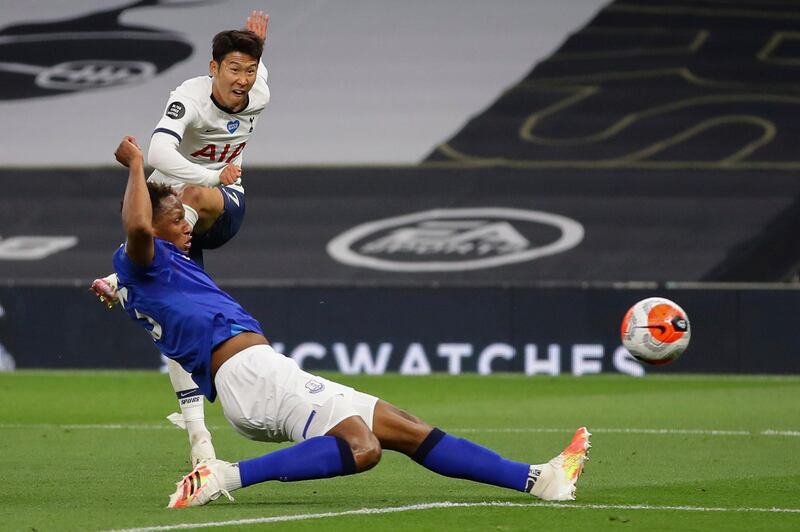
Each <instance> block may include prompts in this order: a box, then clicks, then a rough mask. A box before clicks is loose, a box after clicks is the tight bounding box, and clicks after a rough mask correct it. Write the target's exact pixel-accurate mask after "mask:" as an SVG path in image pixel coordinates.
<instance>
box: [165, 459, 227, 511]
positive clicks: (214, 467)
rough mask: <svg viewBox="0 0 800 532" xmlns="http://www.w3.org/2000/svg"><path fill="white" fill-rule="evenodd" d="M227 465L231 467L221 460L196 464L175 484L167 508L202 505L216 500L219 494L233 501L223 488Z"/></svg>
mask: <svg viewBox="0 0 800 532" xmlns="http://www.w3.org/2000/svg"><path fill="white" fill-rule="evenodd" d="M228 467H232V464H231V463H230V462H225V461H223V460H207V461H205V462H202V463H200V464H198V465H197V467H195V468H194V469H192V472H191V473H189V474H188V475H186V476H185V477H183V479H182V480H181V481H180V482H178V483H177V484H176V486H177V489H176V490H175V493H173V494H172V495H170V496H169V504H168V505H167V508H188V507H189V506H202V505H204V504H208V503H209V502H211V501H215V500H217V499H218V498H219V497H220V495H225V496H226V497H227V498H228V500H230V501H233V497H231V494H230V493H228V491H227V490H225V488H223V486H224V485H225V468H228Z"/></svg>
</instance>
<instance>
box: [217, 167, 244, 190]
mask: <svg viewBox="0 0 800 532" xmlns="http://www.w3.org/2000/svg"><path fill="white" fill-rule="evenodd" d="M240 177H242V169H241V167H239V166H236V165H235V164H233V163H228V165H227V166H226V167H225V168H224V169H223V170H222V173H221V174H219V182H220V183H221V184H223V185H231V184H233V183H234V182H236V180H237V179H239V178H240Z"/></svg>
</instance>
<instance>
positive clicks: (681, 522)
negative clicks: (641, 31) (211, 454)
mask: <svg viewBox="0 0 800 532" xmlns="http://www.w3.org/2000/svg"><path fill="white" fill-rule="evenodd" d="M331 377H332V378H334V379H336V380H339V381H340V382H343V383H346V384H349V385H351V386H355V387H357V388H359V389H361V390H363V391H365V392H368V393H372V394H375V395H378V396H380V397H382V398H384V399H386V400H388V401H390V402H392V403H394V404H396V405H398V406H400V407H402V408H405V409H407V410H409V411H411V412H413V413H415V414H417V415H419V416H421V417H423V418H424V419H426V420H427V421H429V422H431V423H433V424H435V425H437V426H439V427H441V428H443V429H444V430H447V431H450V432H452V433H454V434H456V435H459V436H463V437H467V438H469V439H472V440H473V441H476V442H478V443H480V444H483V445H486V446H489V447H491V448H493V449H495V450H496V451H498V452H500V453H501V454H504V455H505V456H507V457H508V458H511V459H515V460H520V461H526V462H529V461H535V462H541V461H546V460H548V459H549V458H551V457H552V456H554V455H556V454H557V453H558V452H559V451H560V450H561V449H562V448H563V447H564V445H566V443H568V441H569V439H570V437H571V435H572V431H573V430H574V429H575V428H576V427H578V426H580V425H584V424H585V425H587V426H588V427H589V429H590V430H594V436H593V438H592V443H593V449H592V453H591V460H590V461H589V462H588V464H587V467H586V471H585V475H584V476H583V477H582V478H581V482H580V483H579V489H578V500H577V501H575V502H574V503H565V504H563V505H559V506H557V507H550V506H543V505H539V504H538V503H537V501H535V500H534V499H532V498H530V497H529V496H526V495H523V494H520V493H516V492H513V491H509V490H503V489H500V488H495V487H491V486H483V485H479V484H474V483H470V482H466V481H462V480H454V479H449V478H444V477H439V476H437V475H434V474H432V473H430V472H428V471H426V470H425V469H423V468H421V467H419V466H418V465H416V464H414V463H413V462H410V461H409V460H408V459H407V458H405V457H403V456H399V455H396V454H394V453H389V452H387V453H385V454H384V459H383V461H382V463H381V464H380V465H379V466H378V467H377V468H375V469H373V470H372V471H369V472H367V473H364V474H362V475H357V476H354V477H347V478H337V479H331V480H320V481H311V482H300V483H268V484H262V485H259V486H254V487H251V488H248V489H245V490H241V491H238V492H236V493H235V497H236V503H235V504H231V503H227V501H217V502H215V503H212V504H210V505H208V506H206V507H203V508H197V509H189V510H183V511H175V510H167V509H165V508H164V506H165V505H166V502H167V496H168V495H169V493H171V492H172V490H173V489H174V483H175V482H176V481H177V480H178V479H179V478H180V477H181V476H182V475H183V474H185V473H186V472H187V471H188V461H187V456H186V455H187V452H188V445H187V443H186V436H185V433H183V432H182V431H179V430H177V429H173V428H171V427H170V426H169V424H168V422H167V421H166V420H164V416H165V415H166V414H168V413H169V412H172V411H173V410H174V408H175V407H176V404H175V400H174V399H173V395H172V394H171V393H170V392H171V389H170V387H169V383H168V379H167V377H166V376H164V375H159V374H157V373H153V372H16V373H9V374H0V405H2V407H0V466H2V469H0V470H2V471H3V480H4V483H3V484H4V489H3V493H2V495H0V516H2V517H0V529H2V530H37V531H44V530H108V529H127V528H139V527H150V526H167V525H177V524H186V523H213V522H222V521H234V520H244V519H263V518H267V517H271V516H286V515H298V514H320V513H327V512H332V513H340V512H346V511H349V510H357V509H360V508H375V509H380V508H389V507H403V506H410V505H417V504H427V503H444V502H454V503H467V504H472V505H476V506H463V507H447V508H432V509H424V510H416V511H405V512H402V513H392V514H385V513H384V514H366V515H365V514H358V515H339V516H333V517H325V518H319V519H309V520H303V521H292V522H268V523H263V522H262V523H256V524H247V523H238V524H230V525H227V526H225V527H222V529H236V530H240V529H241V530H261V529H266V530H311V529H315V530H316V529H319V528H320V527H323V528H324V529H325V530H348V531H352V530H358V529H372V530H383V529H385V530H415V531H416V530H530V529H534V528H544V529H547V530H559V529H564V530H566V529H577V528H578V527H586V528H587V529H591V530H619V529H626V528H627V529H631V530H642V529H653V530H798V529H800V513H798V512H763V511H744V510H742V509H747V508H749V509H758V508H762V509H767V508H782V509H800V496H799V495H798V486H800V458H798V456H799V455H800V435H798V434H799V433H798V431H800V401H798V397H800V378H798V377H786V378H773V377H716V376H648V377H646V378H643V379H632V378H627V377H623V376H617V375H614V376H612V375H608V376H606V375H603V376H594V377H581V378H571V377H558V378H547V377H536V378H526V377H524V376H519V375H496V376H492V377H478V376H467V375H462V376H458V377H451V376H445V375H435V376H430V377H400V376H396V375H390V376H382V377H367V376H358V377H344V376H339V375H333V376H331ZM206 410H207V420H208V423H209V425H210V426H211V427H212V430H213V433H214V441H215V445H216V448H217V453H218V455H219V456H220V458H224V459H229V460H237V459H243V458H249V457H252V456H256V455H260V454H264V453H266V452H269V451H270V450H273V449H275V448H276V446H274V445H270V444H263V443H255V442H250V441H248V440H245V439H244V438H242V437H240V436H238V435H236V434H235V433H234V432H233V430H232V429H231V428H230V427H228V426H227V423H226V422H225V420H224V418H223V417H222V415H221V411H220V408H219V405H210V406H207V409H206ZM628 429H631V431H629V432H626V430H628ZM641 429H670V430H672V432H655V431H654V432H646V431H642V430H641ZM712 430H716V431H730V432H731V433H713V432H711V431H712ZM765 431H782V432H785V434H770V433H765ZM488 502H498V503H505V504H508V506H485V505H484V503H488ZM642 505H645V506H648V507H652V506H658V507H667V506H670V507H690V508H683V509H677V508H673V509H652V508H647V509H641V508H638V509H637V508H636V507H637V506H642ZM701 509H706V510H701ZM708 509H716V510H713V511H708ZM721 510H725V511H721ZM215 529H219V528H215Z"/></svg>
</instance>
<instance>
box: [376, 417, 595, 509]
mask: <svg viewBox="0 0 800 532" xmlns="http://www.w3.org/2000/svg"><path fill="white" fill-rule="evenodd" d="M372 430H373V432H374V433H375V435H376V436H377V437H378V440H379V441H380V442H381V446H382V447H383V448H384V449H390V450H394V451H399V452H402V453H403V454H406V455H408V456H409V457H411V458H412V459H413V460H414V461H416V462H417V463H419V464H420V465H422V466H423V467H426V468H427V469H430V470H431V471H434V472H436V473H439V474H440V475H445V476H448V477H454V478H462V479H466V480H473V481H475V482H481V483H484V484H492V485H495V486H500V487H504V488H510V489H514V490H517V491H522V492H528V493H530V494H532V495H534V496H536V497H539V498H541V499H544V500H571V499H574V498H575V484H576V482H577V481H578V477H579V476H580V474H581V471H582V470H583V464H584V462H585V460H586V453H587V451H588V449H589V447H590V445H589V436H590V434H589V432H588V431H587V430H586V428H585V427H581V428H579V429H578V430H577V431H576V432H575V435H574V436H573V439H572V442H571V443H570V445H569V446H567V448H566V449H564V451H562V452H561V453H560V454H559V455H558V456H556V457H555V458H553V459H552V460H550V461H549V462H547V463H544V464H529V463H525V462H516V461H513V460H509V459H507V458H504V457H503V456H501V455H499V454H498V453H496V452H495V451H492V450H491V449H488V448H486V447H483V446H481V445H478V444H476V443H474V442H471V441H469V440H466V439H464V438H458V437H455V436H453V435H450V434H447V433H445V432H444V431H442V430H440V429H437V428H433V427H431V426H430V425H428V424H427V423H424V422H423V421H421V420H420V419H419V418H417V417H415V416H412V415H410V414H408V413H406V412H403V411H402V410H400V409H398V408H396V407H395V406H393V405H391V404H389V403H386V402H385V401H379V402H378V404H377V405H376V407H375V414H374V421H373V426H372Z"/></svg>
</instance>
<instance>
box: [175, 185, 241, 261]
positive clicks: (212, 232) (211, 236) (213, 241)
mask: <svg viewBox="0 0 800 532" xmlns="http://www.w3.org/2000/svg"><path fill="white" fill-rule="evenodd" d="M217 189H218V190H219V191H220V192H221V193H222V200H223V203H224V208H223V211H222V214H220V215H219V218H217V220H216V221H215V222H214V225H212V226H211V228H210V229H209V230H208V231H206V232H205V233H203V234H202V235H194V236H193V237H192V247H191V249H190V251H189V257H191V258H192V259H193V260H194V261H195V262H196V263H197V264H198V265H199V266H200V267H201V268H202V267H203V250H204V249H216V248H218V247H220V246H222V245H223V244H225V243H226V242H227V241H228V240H230V239H232V238H233V237H234V236H236V233H238V232H239V228H240V227H242V222H244V212H245V200H244V194H243V193H241V192H239V191H238V190H236V189H233V188H230V187H226V186H224V185H220V186H218V187H217Z"/></svg>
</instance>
